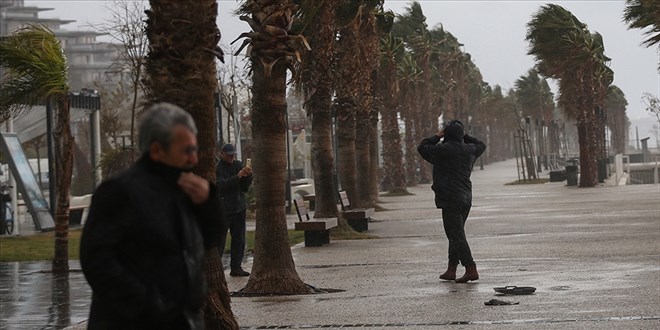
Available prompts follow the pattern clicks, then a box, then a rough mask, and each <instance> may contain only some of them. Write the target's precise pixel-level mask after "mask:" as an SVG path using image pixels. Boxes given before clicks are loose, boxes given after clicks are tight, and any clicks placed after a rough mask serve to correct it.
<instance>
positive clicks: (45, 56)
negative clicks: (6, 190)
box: [0, 25, 73, 272]
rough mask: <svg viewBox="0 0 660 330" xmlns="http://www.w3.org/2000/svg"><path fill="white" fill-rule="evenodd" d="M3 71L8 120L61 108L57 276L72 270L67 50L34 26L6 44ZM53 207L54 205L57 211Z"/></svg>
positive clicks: (1, 49) (1, 51)
mask: <svg viewBox="0 0 660 330" xmlns="http://www.w3.org/2000/svg"><path fill="white" fill-rule="evenodd" d="M0 67H5V68H7V69H9V80H8V81H6V82H4V83H3V85H2V90H1V92H0V95H2V97H1V98H0V111H1V112H2V118H5V119H6V118H8V117H9V116H10V114H12V113H14V114H16V113H20V112H22V111H27V110H29V109H30V108H31V106H32V105H33V104H35V102H39V101H43V100H47V102H49V103H50V102H51V101H54V102H55V104H56V105H57V113H56V115H57V122H56V124H55V130H54V132H53V135H54V139H53V140H54V141H55V158H56V160H57V161H56V162H55V164H56V167H55V175H56V186H57V200H56V205H55V256H54V257H53V271H54V272H68V270H69V240H68V235H69V234H68V233H69V231H68V229H69V190H70V188H71V174H72V168H73V136H72V135H71V122H70V116H69V79H68V76H67V64H66V58H65V57H64V52H63V51H62V46H61V44H60V42H59V40H57V38H55V35H54V34H53V32H52V31H50V30H49V29H48V28H47V27H45V26H38V25H30V26H28V27H25V28H23V29H20V30H18V31H16V33H14V34H13V35H11V36H8V37H4V38H3V39H2V40H0ZM52 206H53V205H51V207H52Z"/></svg>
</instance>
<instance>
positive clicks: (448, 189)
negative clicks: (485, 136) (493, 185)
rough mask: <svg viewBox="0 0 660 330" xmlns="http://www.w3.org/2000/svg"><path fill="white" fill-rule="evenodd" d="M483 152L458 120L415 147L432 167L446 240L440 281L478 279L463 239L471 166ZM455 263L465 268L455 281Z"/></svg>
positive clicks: (469, 204) (470, 195) (470, 192)
mask: <svg viewBox="0 0 660 330" xmlns="http://www.w3.org/2000/svg"><path fill="white" fill-rule="evenodd" d="M443 137H444V139H443V141H442V143H440V139H442V138H443ZM484 150H486V145H485V144H484V143H483V142H481V141H479V140H477V139H475V138H474V137H471V136H469V135H467V134H465V133H464V129H463V124H462V123H461V122H460V121H458V120H452V121H450V122H448V123H447V124H446V125H445V126H444V128H443V129H442V130H441V131H440V132H438V134H436V135H434V136H432V137H429V138H426V139H424V140H423V141H422V142H421V143H420V144H419V146H418V147H417V151H418V152H419V154H420V155H421V156H422V158H424V159H425V160H426V161H427V162H429V163H431V164H433V186H432V189H433V192H435V205H436V207H437V208H439V209H442V223H443V225H444V228H445V233H446V234H447V239H448V240H449V265H448V267H447V271H446V272H445V273H444V274H442V275H440V278H441V279H443V280H455V281H456V282H457V283H466V282H468V281H474V280H477V279H479V273H478V272H477V265H476V263H475V262H474V260H473V259H472V253H471V251H470V245H469V244H468V242H467V239H466V237H465V221H466V220H467V217H468V214H469V213H470V208H471V207H472V182H471V181H470V174H471V173H472V166H473V165H474V162H475V161H476V160H477V158H478V157H479V156H481V154H482V153H483V152H484ZM459 262H460V263H461V264H462V265H463V266H464V267H465V275H464V276H463V277H461V278H458V279H456V268H457V266H458V263H459Z"/></svg>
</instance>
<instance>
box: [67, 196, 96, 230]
mask: <svg viewBox="0 0 660 330" xmlns="http://www.w3.org/2000/svg"><path fill="white" fill-rule="evenodd" d="M91 203H92V195H91V194H88V195H84V196H74V197H71V199H70V200H69V226H70V227H79V226H81V225H82V223H83V222H84V221H85V216H86V215H87V214H86V213H87V211H89V205H90V204H91Z"/></svg>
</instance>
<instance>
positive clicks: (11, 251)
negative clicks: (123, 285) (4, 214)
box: [0, 229, 305, 262]
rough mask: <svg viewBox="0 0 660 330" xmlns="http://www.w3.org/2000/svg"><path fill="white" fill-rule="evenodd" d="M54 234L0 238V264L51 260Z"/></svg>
mask: <svg viewBox="0 0 660 330" xmlns="http://www.w3.org/2000/svg"><path fill="white" fill-rule="evenodd" d="M81 232H82V230H80V229H72V230H69V259H70V260H78V259H80V234H81ZM54 236H55V233H54V232H48V233H38V234H34V235H30V236H2V237H0V262H7V261H43V260H46V261H48V260H53V256H54V254H55V251H54V250H55V238H54ZM245 236H246V240H247V250H249V251H253V250H254V231H248V232H247V233H246V235H245ZM304 240H305V233H304V232H302V231H297V230H289V244H290V245H292V246H293V245H296V244H298V243H300V242H303V241H304ZM230 246H231V235H227V244H226V245H225V253H227V252H228V251H229V247H230Z"/></svg>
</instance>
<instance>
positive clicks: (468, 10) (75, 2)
mask: <svg viewBox="0 0 660 330" xmlns="http://www.w3.org/2000/svg"><path fill="white" fill-rule="evenodd" d="M25 3H26V5H28V6H39V7H47V8H54V10H52V11H46V12H42V13H41V16H42V17H59V18H62V19H74V20H77V22H76V23H72V24H68V25H65V26H64V27H66V28H67V29H75V28H78V27H81V26H84V25H85V24H86V23H87V22H92V23H98V22H103V21H104V20H105V19H107V17H108V10H107V8H106V6H107V5H108V4H109V3H110V2H109V1H105V0H26V1H25ZM218 3H219V10H218V11H219V13H218V25H219V27H220V31H221V32H222V41H221V42H222V43H223V44H224V45H228V44H229V43H230V42H231V41H233V40H234V39H235V38H236V37H237V36H238V35H239V34H240V33H241V32H245V31H248V30H249V27H248V25H247V23H245V22H242V21H239V20H238V18H237V17H235V16H234V15H233V11H234V10H235V8H236V7H237V6H238V4H239V1H237V0H219V1H218ZM419 3H420V4H421V5H422V8H423V10H424V14H425V15H426V17H427V24H428V25H429V27H434V26H435V25H438V24H442V25H443V26H444V28H445V30H447V31H449V32H451V33H452V34H453V35H455V36H456V37H457V38H458V40H459V42H461V43H463V44H464V45H465V46H464V49H465V51H467V52H468V53H470V54H471V55H472V59H473V61H474V62H475V63H476V65H477V67H478V68H479V69H480V70H481V73H482V75H483V79H484V81H486V82H488V83H489V84H491V85H496V84H497V85H500V86H502V87H503V88H504V89H508V88H512V87H513V86H514V83H515V81H516V80H517V79H518V78H519V77H520V76H521V75H524V74H526V72H527V71H528V70H529V69H530V68H532V67H533V66H534V59H533V58H532V57H531V56H529V55H527V48H528V44H527V42H526V41H525V34H526V31H527V27H526V24H527V23H528V22H529V20H530V19H531V17H532V15H533V14H534V13H535V12H536V11H538V10H539V8H540V7H541V6H542V5H544V4H546V3H555V4H558V5H561V6H563V7H564V8H566V9H567V10H569V11H570V12H571V13H573V15H575V16H576V17H577V18H578V19H579V20H580V21H582V22H583V23H585V24H587V26H588V27H589V29H590V30H591V31H592V32H594V31H595V32H599V33H600V34H602V35H603V40H604V42H605V53H606V55H607V56H608V57H610V58H612V61H611V62H610V67H611V68H612V70H614V84H615V85H617V86H618V87H619V88H621V90H623V92H624V93H625V95H626V99H627V100H628V104H629V105H628V116H629V117H630V118H631V119H639V118H648V117H649V115H648V113H647V112H646V111H645V110H644V108H645V106H644V104H643V103H642V99H641V98H642V94H643V93H644V92H648V93H651V94H653V95H655V96H659V95H660V74H658V71H657V67H658V62H659V53H658V48H657V47H652V48H646V47H642V46H640V44H641V42H642V40H643V39H644V38H643V36H642V31H640V30H638V29H634V30H628V28H627V26H626V24H624V23H623V22H622V20H621V17H622V14H623V9H624V7H625V1H623V0H620V1H619V0H598V1H596V0H593V1H575V0H573V1H498V0H482V1H447V0H420V1H419ZM408 4H409V1H401V0H385V6H386V8H388V9H392V10H393V11H394V12H395V13H403V12H404V8H405V7H407V6H408ZM553 86H554V84H553Z"/></svg>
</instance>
